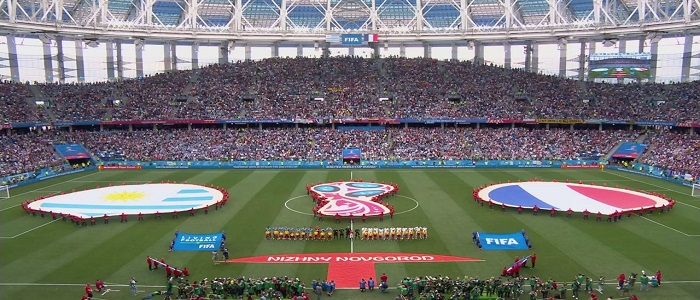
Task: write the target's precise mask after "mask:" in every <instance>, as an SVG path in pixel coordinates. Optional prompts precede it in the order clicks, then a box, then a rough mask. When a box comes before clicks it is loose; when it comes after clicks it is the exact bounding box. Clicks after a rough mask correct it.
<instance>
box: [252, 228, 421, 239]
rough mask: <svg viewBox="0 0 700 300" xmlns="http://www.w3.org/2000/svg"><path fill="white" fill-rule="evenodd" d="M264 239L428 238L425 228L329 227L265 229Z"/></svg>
mask: <svg viewBox="0 0 700 300" xmlns="http://www.w3.org/2000/svg"><path fill="white" fill-rule="evenodd" d="M265 238H266V239H268V240H293V241H310V240H323V241H325V240H333V239H356V238H357V239H361V240H387V241H388V240H394V241H395V240H424V239H427V238H428V228H427V227H421V226H416V227H384V228H379V227H374V228H365V227H363V228H360V229H351V228H350V227H348V228H344V229H333V228H331V227H326V228H321V227H319V226H316V227H314V228H311V227H284V226H275V227H267V228H265Z"/></svg>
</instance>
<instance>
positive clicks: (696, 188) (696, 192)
mask: <svg viewBox="0 0 700 300" xmlns="http://www.w3.org/2000/svg"><path fill="white" fill-rule="evenodd" d="M690 195H691V196H693V197H698V198H700V184H696V183H693V191H692V192H690Z"/></svg>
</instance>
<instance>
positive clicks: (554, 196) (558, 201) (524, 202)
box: [480, 182, 668, 214]
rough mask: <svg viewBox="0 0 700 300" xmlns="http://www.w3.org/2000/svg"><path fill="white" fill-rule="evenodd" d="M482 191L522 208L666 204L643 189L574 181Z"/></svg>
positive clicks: (604, 208) (623, 208) (592, 208)
mask: <svg viewBox="0 0 700 300" xmlns="http://www.w3.org/2000/svg"><path fill="white" fill-rule="evenodd" d="M484 192H485V193H486V197H484V198H485V199H492V201H493V202H495V203H496V204H500V203H503V204H505V205H508V206H512V207H517V206H522V207H523V208H532V207H534V206H537V207H539V208H540V209H542V210H550V209H552V208H554V209H555V210H559V211H566V210H568V209H571V210H572V211H575V212H582V211H584V210H588V211H590V212H592V213H596V212H601V213H603V214H611V213H613V212H615V211H627V210H633V209H639V208H640V207H654V206H657V207H660V206H662V205H668V201H667V200H664V199H661V198H659V197H656V196H652V195H647V194H644V193H642V192H636V191H628V190H622V189H617V188H611V187H603V186H591V185H585V184H576V183H555V182H523V183H511V184H502V185H497V186H493V187H488V188H486V189H484ZM480 194H481V192H480Z"/></svg>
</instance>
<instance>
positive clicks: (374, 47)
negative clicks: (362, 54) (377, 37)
mask: <svg viewBox="0 0 700 300" xmlns="http://www.w3.org/2000/svg"><path fill="white" fill-rule="evenodd" d="M370 46H371V47H372V58H379V57H381V52H380V51H379V48H380V47H379V43H370Z"/></svg>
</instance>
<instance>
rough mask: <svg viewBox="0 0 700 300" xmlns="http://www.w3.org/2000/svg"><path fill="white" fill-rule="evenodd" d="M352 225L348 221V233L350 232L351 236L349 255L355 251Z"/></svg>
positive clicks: (351, 222)
mask: <svg viewBox="0 0 700 300" xmlns="http://www.w3.org/2000/svg"><path fill="white" fill-rule="evenodd" d="M353 223H354V222H353V221H352V220H350V231H351V232H352V236H353V238H351V239H350V253H353V252H354V251H355V238H356V236H355V231H354V229H352V224H353Z"/></svg>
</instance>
